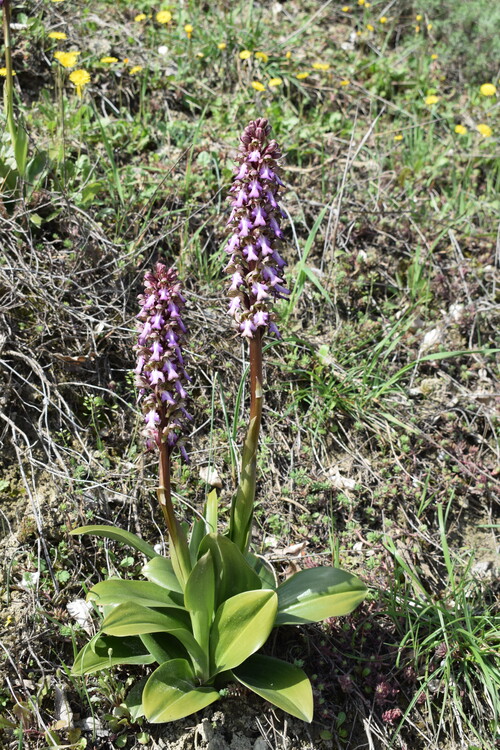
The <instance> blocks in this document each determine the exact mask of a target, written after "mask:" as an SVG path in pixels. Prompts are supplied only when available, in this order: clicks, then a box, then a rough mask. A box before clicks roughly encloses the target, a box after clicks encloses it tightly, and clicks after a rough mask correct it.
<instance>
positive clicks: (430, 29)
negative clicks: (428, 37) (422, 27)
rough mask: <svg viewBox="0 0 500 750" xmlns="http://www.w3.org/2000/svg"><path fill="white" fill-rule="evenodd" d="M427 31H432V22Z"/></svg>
mask: <svg viewBox="0 0 500 750" xmlns="http://www.w3.org/2000/svg"><path fill="white" fill-rule="evenodd" d="M427 31H432V23H428V24H427Z"/></svg>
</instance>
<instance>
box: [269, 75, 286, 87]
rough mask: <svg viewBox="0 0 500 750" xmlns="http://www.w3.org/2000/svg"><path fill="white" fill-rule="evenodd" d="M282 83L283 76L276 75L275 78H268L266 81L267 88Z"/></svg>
mask: <svg viewBox="0 0 500 750" xmlns="http://www.w3.org/2000/svg"><path fill="white" fill-rule="evenodd" d="M282 83H283V78H279V77H278V76H277V77H276V78H270V79H269V80H268V82H267V85H268V86H269V88H274V86H281V84H282Z"/></svg>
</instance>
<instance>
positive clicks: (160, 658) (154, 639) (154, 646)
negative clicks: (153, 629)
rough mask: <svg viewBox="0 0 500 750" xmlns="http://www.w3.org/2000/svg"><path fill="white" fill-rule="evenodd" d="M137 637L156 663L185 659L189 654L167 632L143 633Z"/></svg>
mask: <svg viewBox="0 0 500 750" xmlns="http://www.w3.org/2000/svg"><path fill="white" fill-rule="evenodd" d="M139 638H140V639H141V641H142V642H143V643H144V645H145V646H146V648H147V650H148V651H149V653H150V654H151V656H154V660H155V661H157V662H158V664H163V662H165V661H170V659H186V658H188V656H189V654H188V653H187V651H186V649H185V648H184V646H183V645H182V643H180V642H179V641H178V640H177V638H174V636H172V635H170V634H169V633H143V635H140V636H139Z"/></svg>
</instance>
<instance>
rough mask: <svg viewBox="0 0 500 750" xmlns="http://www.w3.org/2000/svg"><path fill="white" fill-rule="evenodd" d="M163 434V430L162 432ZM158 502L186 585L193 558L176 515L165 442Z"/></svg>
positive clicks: (160, 465) (174, 561)
mask: <svg viewBox="0 0 500 750" xmlns="http://www.w3.org/2000/svg"><path fill="white" fill-rule="evenodd" d="M160 434H161V432H160ZM157 495H158V502H159V503H160V507H161V510H162V513H163V517H164V519H165V523H166V525H167V529H168V533H169V535H170V546H171V556H172V564H173V565H174V567H175V568H177V570H176V571H175V572H176V575H177V577H178V578H179V583H180V584H181V585H182V587H183V588H184V586H185V585H186V581H187V579H188V577H189V574H190V572H191V559H190V556H189V546H188V542H187V538H186V534H185V533H184V530H183V528H182V526H181V525H180V523H179V521H178V520H177V518H176V517H175V513H174V506H173V503H172V493H171V488H170V448H169V447H168V445H167V444H166V443H164V442H162V443H161V445H160V463H159V487H158V490H157Z"/></svg>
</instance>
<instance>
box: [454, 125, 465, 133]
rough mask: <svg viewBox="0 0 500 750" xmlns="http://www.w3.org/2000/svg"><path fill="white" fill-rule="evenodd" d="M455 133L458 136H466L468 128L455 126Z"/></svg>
mask: <svg viewBox="0 0 500 750" xmlns="http://www.w3.org/2000/svg"><path fill="white" fill-rule="evenodd" d="M455 133H457V135H465V134H466V133H467V128H466V127H465V125H455Z"/></svg>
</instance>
